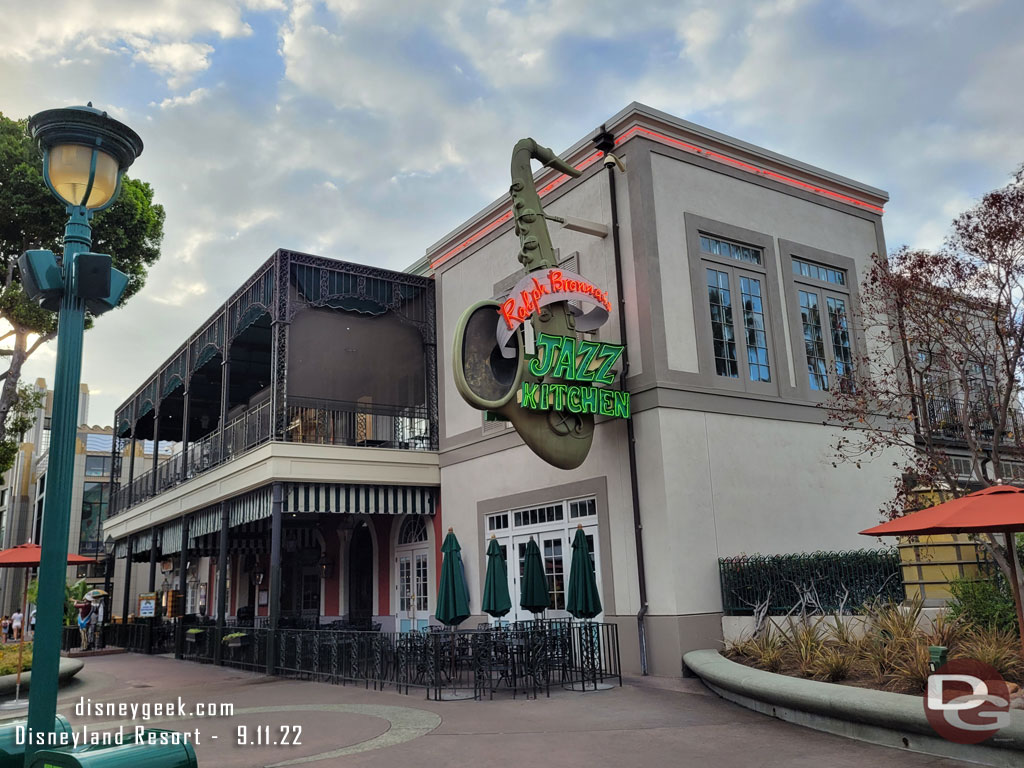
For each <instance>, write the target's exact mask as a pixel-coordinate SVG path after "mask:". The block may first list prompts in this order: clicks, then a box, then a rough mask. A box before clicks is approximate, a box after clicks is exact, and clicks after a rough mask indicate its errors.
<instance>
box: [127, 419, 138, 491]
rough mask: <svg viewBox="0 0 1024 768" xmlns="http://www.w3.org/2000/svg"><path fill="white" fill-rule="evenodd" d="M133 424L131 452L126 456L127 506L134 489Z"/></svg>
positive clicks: (133, 427) (133, 426) (133, 428)
mask: <svg viewBox="0 0 1024 768" xmlns="http://www.w3.org/2000/svg"><path fill="white" fill-rule="evenodd" d="M135 426H136V424H135V422H132V443H131V446H132V447H131V451H130V452H129V454H128V506H129V507H130V506H131V505H132V502H133V501H134V500H135V498H134V497H135V489H134V488H132V484H133V483H134V482H135Z"/></svg>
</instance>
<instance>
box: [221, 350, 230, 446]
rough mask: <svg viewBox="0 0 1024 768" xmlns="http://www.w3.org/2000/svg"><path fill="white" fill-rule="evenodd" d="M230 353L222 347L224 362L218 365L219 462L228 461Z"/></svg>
mask: <svg viewBox="0 0 1024 768" xmlns="http://www.w3.org/2000/svg"><path fill="white" fill-rule="evenodd" d="M230 395H231V353H230V347H228V345H227V344H225V345H224V361H223V362H222V363H221V364H220V461H221V462H224V461H227V460H228V454H227V447H228V410H229V406H228V401H229V400H230V399H231V397H230Z"/></svg>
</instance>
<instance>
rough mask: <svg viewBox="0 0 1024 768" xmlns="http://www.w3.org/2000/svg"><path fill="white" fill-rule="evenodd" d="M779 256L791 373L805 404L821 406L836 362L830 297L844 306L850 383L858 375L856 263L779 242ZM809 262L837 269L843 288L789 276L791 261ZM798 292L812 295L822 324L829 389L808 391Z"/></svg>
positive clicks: (860, 336) (860, 333)
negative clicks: (842, 277) (842, 275)
mask: <svg viewBox="0 0 1024 768" xmlns="http://www.w3.org/2000/svg"><path fill="white" fill-rule="evenodd" d="M779 253H781V254H782V274H783V275H784V279H783V286H784V289H785V297H786V307H787V314H788V321H789V333H790V338H791V339H792V340H793V369H794V371H796V383H795V386H796V389H797V391H798V392H799V394H800V396H801V397H802V398H804V399H805V400H810V401H813V402H825V401H827V400H828V398H829V397H830V396H831V394H832V392H833V391H834V389H835V382H836V380H837V377H836V367H835V366H836V361H835V350H834V349H833V348H832V320H831V318H830V317H829V313H828V308H827V307H828V298H829V296H832V297H834V298H837V299H842V300H843V301H844V302H845V303H846V322H847V326H848V329H847V330H848V333H849V336H850V355H851V357H852V360H853V379H854V382H856V380H857V377H858V376H859V374H860V370H859V369H860V366H859V364H858V363H859V360H860V359H861V357H862V354H863V351H864V349H865V346H864V337H863V330H862V328H861V326H860V323H859V322H858V318H859V317H860V302H859V300H858V296H857V286H858V285H859V281H858V279H857V263H856V262H855V261H854V260H853V259H851V258H850V257H848V256H841V255H839V254H838V253H830V252H829V251H823V250H821V249H820V248H814V247H812V246H810V245H803V244H801V243H797V242H794V241H792V240H784V239H783V238H781V237H780V238H779ZM794 258H797V259H801V260H804V261H813V262H817V263H818V264H820V265H822V266H826V267H830V268H832V269H841V270H843V271H844V272H845V273H846V284H845V285H839V284H838V283H830V282H828V281H827V280H818V279H817V278H813V277H807V276H805V275H801V274H796V273H794V272H793V259H794ZM801 290H805V291H808V292H810V293H816V294H817V296H818V302H819V313H820V315H821V322H822V334H823V336H824V340H825V360H826V361H827V363H828V376H829V389H828V390H815V389H811V383H810V380H809V379H808V377H807V352H806V349H805V347H804V343H803V339H804V329H803V324H802V322H801V320H800V296H799V292H800V291H801Z"/></svg>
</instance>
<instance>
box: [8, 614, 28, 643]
mask: <svg viewBox="0 0 1024 768" xmlns="http://www.w3.org/2000/svg"><path fill="white" fill-rule="evenodd" d="M24 620H25V614H23V613H22V612H21V609H20V608H19V609H18V610H16V611H15V612H14V613H13V614H12V615H11V631H12V632H13V633H14V639H15V640H21V625H22V622H23V621H24Z"/></svg>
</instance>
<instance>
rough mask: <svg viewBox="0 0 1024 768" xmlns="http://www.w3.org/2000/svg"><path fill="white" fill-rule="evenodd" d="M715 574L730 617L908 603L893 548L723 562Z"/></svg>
mask: <svg viewBox="0 0 1024 768" xmlns="http://www.w3.org/2000/svg"><path fill="white" fill-rule="evenodd" d="M718 571H719V577H720V580H721V586H722V608H723V610H724V611H725V613H726V615H728V616H742V615H748V614H752V613H754V612H755V610H762V611H764V610H767V612H768V613H769V614H772V615H779V614H787V613H790V612H792V611H803V610H806V611H807V612H808V613H837V612H843V613H852V612H853V611H855V610H857V609H858V608H860V607H861V606H863V605H864V604H865V603H868V602H870V601H872V600H874V599H881V600H895V601H903V600H905V599H906V592H905V591H904V587H903V581H902V579H901V574H900V556H899V553H898V552H897V551H896V550H895V549H862V550H856V551H851V552H812V553H810V554H793V555H742V556H739V557H723V558H719V560H718Z"/></svg>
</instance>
